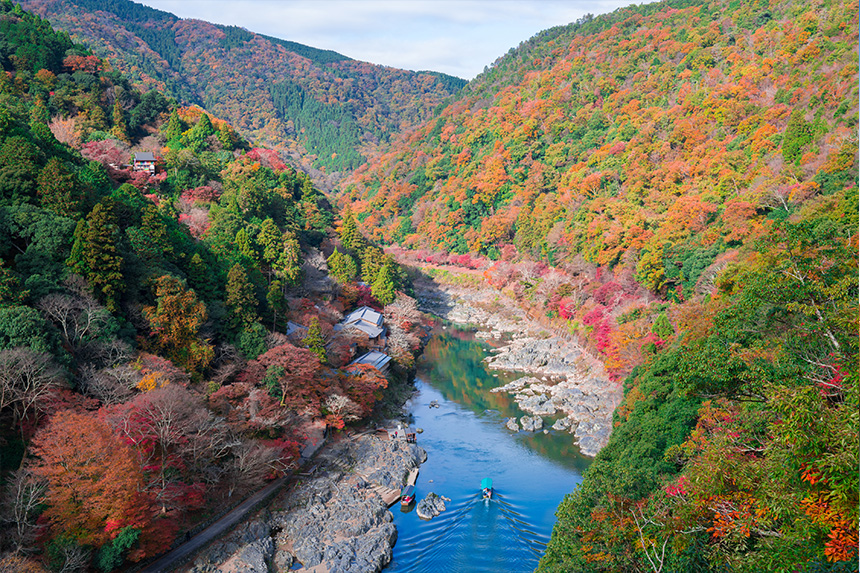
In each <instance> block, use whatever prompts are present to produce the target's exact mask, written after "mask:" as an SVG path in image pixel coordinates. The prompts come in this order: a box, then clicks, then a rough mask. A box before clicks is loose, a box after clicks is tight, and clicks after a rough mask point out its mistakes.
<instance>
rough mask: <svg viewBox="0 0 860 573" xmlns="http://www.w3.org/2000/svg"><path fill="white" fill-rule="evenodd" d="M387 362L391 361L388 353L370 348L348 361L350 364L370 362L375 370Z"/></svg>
mask: <svg viewBox="0 0 860 573" xmlns="http://www.w3.org/2000/svg"><path fill="white" fill-rule="evenodd" d="M389 362H391V357H390V356H389V355H387V354H385V353H383V352H379V351H378V350H371V351H370V352H368V353H367V354H365V355H364V356H360V357H358V358H356V359H355V360H353V361H352V362H350V366H352V365H353V364H370V365H371V366H374V367H375V368H376V369H377V370H382V369H383V368H385V365H386V364H388V363H389Z"/></svg>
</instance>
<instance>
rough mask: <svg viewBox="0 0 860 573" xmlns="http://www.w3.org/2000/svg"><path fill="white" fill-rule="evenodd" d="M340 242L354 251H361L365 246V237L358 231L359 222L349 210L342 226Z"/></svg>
mask: <svg viewBox="0 0 860 573" xmlns="http://www.w3.org/2000/svg"><path fill="white" fill-rule="evenodd" d="M340 242H341V243H343V246H344V247H346V248H347V249H349V250H350V251H352V252H354V253H360V252H361V250H362V249H363V248H364V237H363V236H362V235H361V233H360V232H359V231H358V224H357V223H356V222H355V217H353V216H352V212H351V211H349V210H347V211H346V213H345V214H344V216H343V224H342V225H341V228H340Z"/></svg>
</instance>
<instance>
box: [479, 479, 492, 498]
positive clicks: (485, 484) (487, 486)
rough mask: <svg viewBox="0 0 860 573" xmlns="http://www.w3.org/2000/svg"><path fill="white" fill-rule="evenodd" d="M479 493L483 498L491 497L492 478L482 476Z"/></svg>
mask: <svg viewBox="0 0 860 573" xmlns="http://www.w3.org/2000/svg"><path fill="white" fill-rule="evenodd" d="M481 495H482V496H483V497H484V499H492V497H493V480H492V478H484V479H482V480H481Z"/></svg>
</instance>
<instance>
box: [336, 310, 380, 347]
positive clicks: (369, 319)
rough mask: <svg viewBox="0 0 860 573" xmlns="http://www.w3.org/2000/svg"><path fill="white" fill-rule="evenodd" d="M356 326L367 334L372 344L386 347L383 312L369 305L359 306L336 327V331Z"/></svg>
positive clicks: (355, 327)
mask: <svg viewBox="0 0 860 573" xmlns="http://www.w3.org/2000/svg"><path fill="white" fill-rule="evenodd" d="M349 328H354V329H356V330H358V331H360V332H363V333H364V334H366V335H367V339H368V342H369V343H370V344H371V345H372V346H378V347H383V348H384V347H385V327H384V326H383V325H382V313H381V312H378V311H376V310H373V309H372V308H370V307H369V306H363V307H361V308H358V309H356V310H354V311H352V312H351V313H349V315H348V316H347V317H346V318H345V319H343V321H341V323H340V324H337V325H336V326H335V327H334V330H335V332H340V331H343V330H346V329H349Z"/></svg>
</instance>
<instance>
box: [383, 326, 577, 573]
mask: <svg viewBox="0 0 860 573" xmlns="http://www.w3.org/2000/svg"><path fill="white" fill-rule="evenodd" d="M489 349H490V346H489V345H488V344H487V343H485V342H483V341H480V340H476V339H475V336H474V333H472V332H469V331H464V330H458V329H451V328H449V329H446V330H444V331H440V332H438V333H437V334H436V335H435V336H434V337H433V339H432V340H431V341H430V343H429V345H428V347H427V350H426V351H425V353H424V357H423V360H422V362H421V364H420V367H419V378H420V379H419V381H418V382H417V386H418V388H419V394H418V395H417V396H416V397H415V398H414V399H413V402H412V404H411V410H412V412H413V416H414V421H415V423H414V425H415V426H416V427H420V428H423V429H424V433H422V434H420V435H419V437H418V440H419V443H420V444H421V446H422V447H423V448H424V449H425V450H427V453H428V461H427V462H426V463H425V464H424V465H422V467H421V473H420V475H419V478H418V483H417V495H418V499H419V500H420V499H423V498H424V497H425V496H426V495H427V493H429V492H431V491H433V492H435V493H437V494H439V495H444V496H446V497H448V498H450V499H451V502H449V503H448V504H447V506H448V509H447V511H445V512H444V513H442V514H441V515H440V516H438V517H436V518H434V519H433V520H432V521H424V520H422V519H420V518H418V516H417V514H416V513H415V512H409V513H401V512H399V511H395V512H394V515H395V523H396V525H397V529H398V541H397V544H396V545H395V548H394V559H393V561H392V563H391V565H389V568H388V569H386V571H418V572H424V571H426V572H434V573H435V572H443V571H470V572H471V571H487V572H497V571H505V572H508V571H531V570H533V569H534V568H535V567H536V566H537V561H538V559H539V558H540V555H541V553H542V552H543V550H544V547H545V545H546V543H547V541H548V540H549V536H550V533H551V531H552V526H553V524H554V523H555V509H556V507H557V506H558V504H559V503H560V502H561V500H562V498H563V497H564V495H565V494H567V493H569V492H570V491H572V490H573V489H574V487H575V486H576V485H577V484H578V483H579V482H580V481H581V472H582V471H584V469H585V468H586V467H587V466H588V463H589V460H588V459H587V458H583V457H582V456H580V455H579V452H578V450H577V448H576V447H575V446H574V445H573V437H572V436H571V435H570V434H568V433H558V434H556V433H554V432H550V433H549V434H543V433H537V434H526V433H525V432H519V433H518V434H514V433H512V432H510V431H509V430H507V429H506V428H505V427H504V425H503V422H504V419H505V418H506V417H510V416H521V415H523V413H522V412H520V411H519V409H518V408H517V407H516V403H514V402H513V400H512V399H511V397H510V396H508V395H506V394H494V393H491V392H490V389H492V388H494V387H496V386H499V385H501V384H504V383H506V382H509V381H510V380H513V379H515V378H517V377H519V376H521V374H499V375H498V377H495V376H493V373H492V372H488V371H487V369H486V368H485V363H484V361H483V360H484V358H485V357H486V356H488V355H489ZM434 401H436V402H437V403H438V404H439V407H438V408H433V407H430V404H431V403H432V402H434ZM484 477H492V478H493V481H494V485H495V486H496V495H495V496H494V498H493V499H492V500H489V501H487V500H483V499H482V498H481V496H480V482H481V479H482V478H484Z"/></svg>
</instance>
